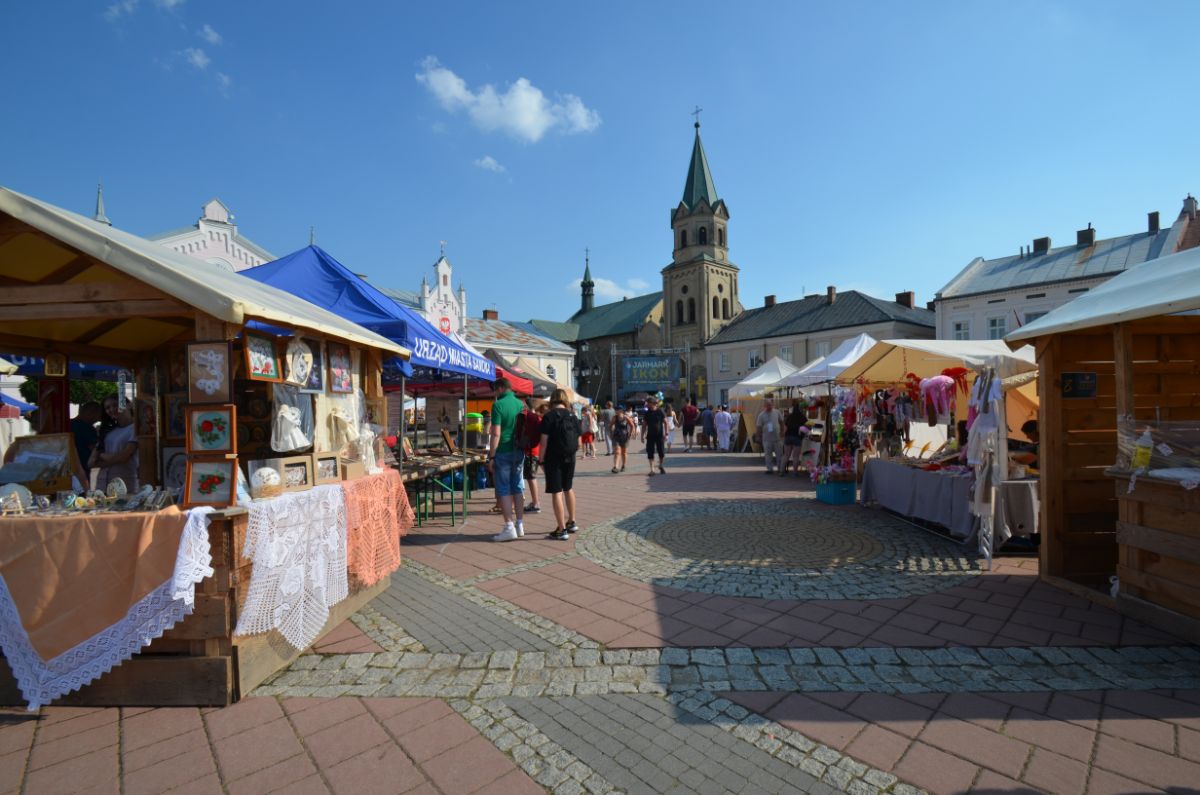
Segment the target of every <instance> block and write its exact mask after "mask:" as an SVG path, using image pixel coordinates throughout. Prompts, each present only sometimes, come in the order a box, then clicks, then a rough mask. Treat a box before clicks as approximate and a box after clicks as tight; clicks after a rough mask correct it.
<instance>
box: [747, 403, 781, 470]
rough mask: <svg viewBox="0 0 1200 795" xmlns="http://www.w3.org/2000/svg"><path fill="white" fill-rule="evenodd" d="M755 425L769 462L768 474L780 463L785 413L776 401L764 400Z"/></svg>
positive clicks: (764, 456) (767, 462)
mask: <svg viewBox="0 0 1200 795" xmlns="http://www.w3.org/2000/svg"><path fill="white" fill-rule="evenodd" d="M754 427H755V429H756V430H757V432H758V435H759V438H760V439H761V440H762V448H763V459H764V460H765V461H766V464H767V474H768V475H772V474H774V473H775V466H776V465H777V464H779V445H780V440H781V439H782V437H783V415H782V414H781V413H779V409H777V408H775V401H773V400H766V401H764V402H763V409H762V411H760V412H759V413H758V418H757V419H756V420H755V421H754Z"/></svg>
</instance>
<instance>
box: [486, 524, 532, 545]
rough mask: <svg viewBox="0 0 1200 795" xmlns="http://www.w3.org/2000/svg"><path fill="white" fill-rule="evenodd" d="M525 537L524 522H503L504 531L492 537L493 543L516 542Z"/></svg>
mask: <svg viewBox="0 0 1200 795" xmlns="http://www.w3.org/2000/svg"><path fill="white" fill-rule="evenodd" d="M524 537H525V522H524V521H520V522H517V523H516V524H513V523H512V522H505V523H504V529H503V530H501V531H500V532H499V533H497V534H496V535H494V536H492V540H493V541H516V540H517V539H518V538H524Z"/></svg>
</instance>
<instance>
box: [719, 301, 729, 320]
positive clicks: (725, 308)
mask: <svg viewBox="0 0 1200 795" xmlns="http://www.w3.org/2000/svg"><path fill="white" fill-rule="evenodd" d="M721 318H722V319H723V320H728V319H729V299H728V298H722V299H721Z"/></svg>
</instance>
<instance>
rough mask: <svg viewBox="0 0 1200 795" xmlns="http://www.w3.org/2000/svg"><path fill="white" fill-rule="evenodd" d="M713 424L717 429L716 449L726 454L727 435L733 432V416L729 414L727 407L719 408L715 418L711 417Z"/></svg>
mask: <svg viewBox="0 0 1200 795" xmlns="http://www.w3.org/2000/svg"><path fill="white" fill-rule="evenodd" d="M713 424H714V425H716V427H717V449H718V450H720V451H721V452H722V453H728V452H729V434H730V432H731V431H732V430H733V415H732V414H730V413H729V407H728V406H724V405H723V406H721V410H720V411H718V412H717V416H715V417H713Z"/></svg>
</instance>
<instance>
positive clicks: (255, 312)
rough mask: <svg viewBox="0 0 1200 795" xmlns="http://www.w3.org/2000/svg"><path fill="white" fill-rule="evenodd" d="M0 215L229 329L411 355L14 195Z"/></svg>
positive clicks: (1, 193) (348, 325) (292, 300)
mask: <svg viewBox="0 0 1200 795" xmlns="http://www.w3.org/2000/svg"><path fill="white" fill-rule="evenodd" d="M0 213H7V214H8V215H10V216H12V217H13V218H15V219H17V220H18V221H21V222H23V223H26V224H28V225H29V226H31V227H33V228H34V229H37V230H39V231H41V232H43V233H45V234H46V235H48V236H49V237H51V238H53V239H54V240H57V241H61V242H62V243H63V244H65V245H66V246H70V247H71V248H73V249H75V250H77V251H81V252H83V253H84V254H87V255H88V256H90V257H93V258H94V259H96V260H98V261H100V262H102V263H104V264H105V265H107V266H109V267H110V268H112V269H114V270H116V271H119V272H121V273H124V274H125V275H127V276H129V277H131V278H133V279H135V280H137V281H139V282H142V283H143V284H147V285H150V286H151V287H154V288H156V289H158V290H160V291H161V292H163V293H166V294H167V295H169V296H171V297H172V298H174V299H176V300H178V301H180V302H181V303H184V304H186V305H188V306H192V307H195V308H196V309H199V310H200V311H202V312H204V313H205V314H208V315H211V316H212V317H215V318H217V319H218V320H222V321H224V322H226V323H233V324H237V325H241V324H243V323H245V322H246V320H248V319H256V320H261V321H265V322H267V323H278V324H279V325H281V326H287V327H291V328H303V329H310V330H312V331H317V332H320V333H323V334H328V335H330V336H333V337H338V338H340V339H343V340H347V341H350V342H356V343H359V344H362V345H369V346H371V347H373V348H380V349H382V350H385V351H388V352H390V353H393V354H396V355H399V356H401V357H403V358H408V356H409V351H408V350H407V349H406V348H404V347H402V346H400V345H397V344H395V343H394V342H392V341H391V340H388V339H386V338H385V337H381V336H380V335H378V334H376V333H374V332H372V331H368V330H367V329H365V328H363V327H362V326H359V325H357V324H356V323H352V322H350V321H349V320H346V319H345V318H342V317H338V316H337V315H335V314H333V313H332V312H329V311H328V310H325V309H322V308H320V307H318V306H316V305H315V304H311V303H309V302H308V301H305V300H304V299H302V298H297V297H296V296H294V295H292V294H291V293H287V292H284V291H283V290H279V289H276V288H274V287H271V286H269V285H266V284H261V283H259V282H256V281H254V280H252V279H247V278H246V277H244V276H239V275H238V274H236V273H233V272H231V271H227V270H225V269H223V268H221V267H218V266H216V265H211V264H209V263H206V262H202V261H201V260H198V259H195V258H193V257H189V256H188V255H186V254H180V253H178V252H176V251H172V250H171V249H169V248H167V247H166V246H163V245H161V244H159V243H154V242H152V241H150V240H146V239H145V238H141V237H138V236H137V235H133V234H130V233H128V232H124V231H122V230H120V229H116V228H113V227H110V226H108V225H107V224H102V223H99V222H97V221H93V220H91V219H88V218H85V217H83V216H82V215H77V214H76V213H73V212H70V211H68V210H64V209H62V208H60V207H55V206H54V205H51V204H47V203H45V202H43V201H39V200H38V199H34V198H31V197H29V196H25V195H24V194H21V193H17V192H16V191H12V190H8V189H7V188H0Z"/></svg>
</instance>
